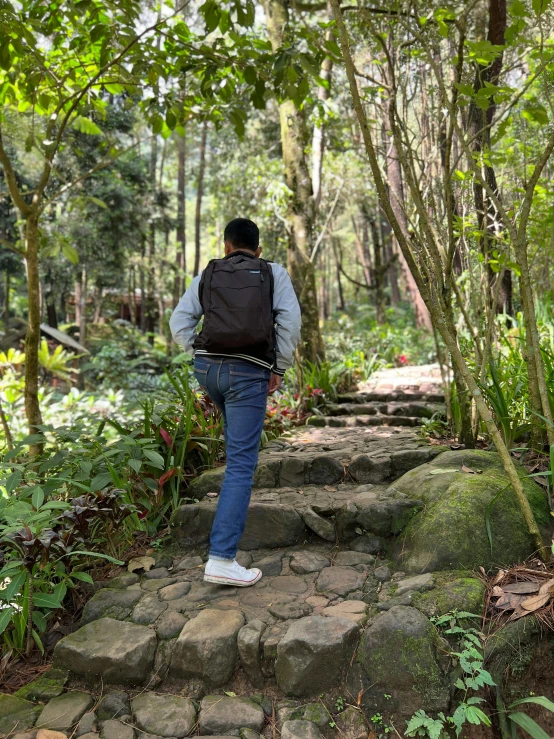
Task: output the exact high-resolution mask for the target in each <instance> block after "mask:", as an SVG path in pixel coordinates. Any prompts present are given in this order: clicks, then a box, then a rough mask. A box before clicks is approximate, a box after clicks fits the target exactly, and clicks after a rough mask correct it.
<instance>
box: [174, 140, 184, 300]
mask: <svg viewBox="0 0 554 739" xmlns="http://www.w3.org/2000/svg"><path fill="white" fill-rule="evenodd" d="M186 155H187V149H186V139H185V136H184V134H183V136H179V135H178V136H177V230H176V234H175V238H176V241H177V249H178V254H177V265H178V269H177V272H176V274H175V284H174V288H173V305H174V307H176V306H177V303H178V302H179V299H180V297H181V295H182V294H183V292H184V291H185V290H186V287H187V285H186V273H187V229H186V217H187V214H186V191H185V183H186V179H185V178H186V162H187V160H186Z"/></svg>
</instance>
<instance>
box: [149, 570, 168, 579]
mask: <svg viewBox="0 0 554 739" xmlns="http://www.w3.org/2000/svg"><path fill="white" fill-rule="evenodd" d="M144 577H145V579H146V580H160V579H161V578H166V577H169V570H168V569H167V567H154V569H152V570H148V572H145V573H144Z"/></svg>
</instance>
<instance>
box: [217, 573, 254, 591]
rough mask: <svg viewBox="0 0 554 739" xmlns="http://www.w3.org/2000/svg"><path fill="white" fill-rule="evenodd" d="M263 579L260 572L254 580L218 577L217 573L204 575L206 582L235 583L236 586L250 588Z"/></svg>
mask: <svg viewBox="0 0 554 739" xmlns="http://www.w3.org/2000/svg"><path fill="white" fill-rule="evenodd" d="M261 579H262V573H261V572H260V573H259V575H257V577H255V578H254V580H233V579H232V578H231V577H218V576H217V575H204V582H211V583H214V584H215V585H233V586H234V587H235V588H249V587H250V586H251V585H255V584H256V583H257V582H259V581H260V580H261Z"/></svg>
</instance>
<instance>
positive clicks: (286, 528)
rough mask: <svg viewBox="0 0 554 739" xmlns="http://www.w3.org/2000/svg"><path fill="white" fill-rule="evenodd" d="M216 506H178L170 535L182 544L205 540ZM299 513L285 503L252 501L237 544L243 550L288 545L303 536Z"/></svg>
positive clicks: (211, 504) (187, 544)
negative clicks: (244, 526)
mask: <svg viewBox="0 0 554 739" xmlns="http://www.w3.org/2000/svg"><path fill="white" fill-rule="evenodd" d="M215 510H216V507H215V505H213V503H204V502H202V503H197V504H192V505H186V506H181V507H180V508H179V509H178V510H177V511H176V513H175V526H174V528H173V535H174V537H175V538H176V540H177V542H178V543H179V544H180V545H181V546H184V547H187V546H191V545H196V544H202V543H207V542H208V539H209V536H210V531H211V528H212V522H213V518H214V515H215ZM305 533H306V529H305V526H304V521H303V520H302V518H301V517H300V514H299V513H298V512H297V511H296V510H295V509H294V508H293V507H292V506H288V505H280V504H268V503H252V504H251V505H250V507H249V509H248V517H247V519H246V528H245V530H244V534H243V536H242V539H241V540H240V548H241V549H244V550H248V551H249V550H252V549H262V548H272V549H278V548H279V547H287V546H292V545H293V544H296V543H297V542H298V541H299V540H300V539H302V538H303V537H304V535H305Z"/></svg>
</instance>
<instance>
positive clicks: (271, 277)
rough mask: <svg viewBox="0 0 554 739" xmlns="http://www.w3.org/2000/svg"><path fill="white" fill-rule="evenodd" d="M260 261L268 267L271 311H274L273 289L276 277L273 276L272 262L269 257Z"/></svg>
mask: <svg viewBox="0 0 554 739" xmlns="http://www.w3.org/2000/svg"><path fill="white" fill-rule="evenodd" d="M260 262H261V263H262V264H265V266H266V268H267V273H268V275H269V295H270V298H271V312H272V313H273V291H274V289H275V279H274V277H273V268H272V267H271V262H268V261H267V259H260Z"/></svg>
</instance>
